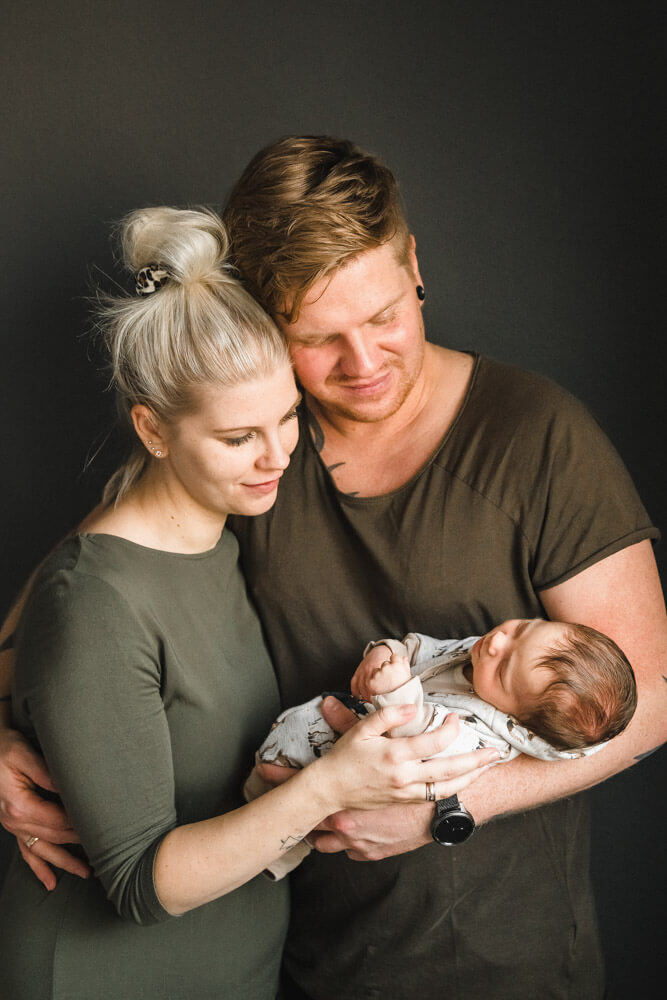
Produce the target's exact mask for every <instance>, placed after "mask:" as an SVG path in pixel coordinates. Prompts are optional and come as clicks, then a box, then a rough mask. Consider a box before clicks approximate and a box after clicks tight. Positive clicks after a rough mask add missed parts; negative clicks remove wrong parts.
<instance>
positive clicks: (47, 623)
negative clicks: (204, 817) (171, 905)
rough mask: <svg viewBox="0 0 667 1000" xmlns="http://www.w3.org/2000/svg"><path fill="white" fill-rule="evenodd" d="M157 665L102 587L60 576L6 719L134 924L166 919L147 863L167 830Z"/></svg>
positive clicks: (170, 784) (29, 628) (166, 765)
mask: <svg viewBox="0 0 667 1000" xmlns="http://www.w3.org/2000/svg"><path fill="white" fill-rule="evenodd" d="M157 660H158V656H157V654H156V649H155V640H154V639H153V640H151V638H150V637H149V635H148V634H147V633H146V630H145V629H144V627H143V626H142V625H141V624H140V622H138V621H137V619H136V617H135V616H134V614H133V612H132V610H131V608H130V607H129V606H128V604H127V603H126V602H125V600H124V599H123V597H122V595H121V594H119V593H118V591H117V590H116V589H115V588H114V587H113V586H111V585H109V584H108V583H106V582H105V581H103V580H100V579H97V578H95V577H93V576H87V575H86V574H83V573H78V574H77V573H72V572H68V571H62V570H60V571H58V572H57V573H56V574H55V575H54V576H53V577H52V578H51V579H49V580H48V581H46V582H44V583H43V584H41V585H38V587H37V588H36V589H35V591H34V592H33V594H32V596H31V599H30V601H29V603H28V606H27V607H26V610H25V612H24V615H23V619H22V622H21V626H20V632H19V637H18V644H17V657H16V673H15V681H14V708H15V713H16V716H17V719H18V720H19V722H21V721H24V722H25V725H26V728H28V729H29V730H32V731H33V733H34V737H35V738H36V740H37V742H38V744H39V746H40V748H41V750H42V752H43V754H44V756H45V758H46V761H47V764H48V767H49V770H50V772H51V775H52V777H53V780H54V782H55V784H56V787H57V788H58V790H59V793H60V796H61V798H62V801H63V804H64V806H65V808H66V810H67V812H68V814H69V817H70V820H71V822H72V825H73V826H74V828H75V829H76V830H77V831H78V833H79V836H80V838H81V843H82V845H83V847H84V849H85V851H86V854H87V856H88V858H89V860H90V863H91V865H92V867H93V870H94V872H95V875H96V876H97V877H98V878H99V879H100V881H101V882H102V884H103V886H104V889H105V891H106V893H107V896H108V898H109V899H110V900H111V901H112V902H113V904H114V905H115V907H116V909H117V911H118V913H119V914H120V916H121V917H123V918H125V919H129V920H133V921H135V922H137V923H140V924H148V923H155V922H157V921H160V920H164V919H167V918H168V917H169V914H168V913H167V911H166V910H165V909H164V908H163V907H162V906H161V904H160V902H159V900H158V898H157V895H156V892H155V888H154V884H153V862H154V858H155V854H156V852H157V849H158V847H159V845H160V843H161V841H162V839H163V837H164V836H165V834H166V833H167V832H168V831H169V830H170V829H172V828H173V827H174V826H175V825H176V811H175V797H174V775H173V765H172V755H171V745H170V737H169V729H168V726H167V720H166V716H165V712H164V708H163V704H162V700H161V697H160V668H159V662H157Z"/></svg>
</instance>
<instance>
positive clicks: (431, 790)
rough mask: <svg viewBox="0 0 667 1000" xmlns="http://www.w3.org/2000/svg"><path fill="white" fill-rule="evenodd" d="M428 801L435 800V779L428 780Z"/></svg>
mask: <svg viewBox="0 0 667 1000" xmlns="http://www.w3.org/2000/svg"><path fill="white" fill-rule="evenodd" d="M426 801H427V802H435V782H434V781H427V782H426Z"/></svg>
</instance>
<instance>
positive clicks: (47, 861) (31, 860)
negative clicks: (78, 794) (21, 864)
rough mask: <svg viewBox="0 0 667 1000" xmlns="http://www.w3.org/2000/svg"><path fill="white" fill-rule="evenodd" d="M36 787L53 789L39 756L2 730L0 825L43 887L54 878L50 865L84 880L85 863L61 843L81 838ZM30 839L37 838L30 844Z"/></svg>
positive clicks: (60, 810) (12, 733)
mask: <svg viewBox="0 0 667 1000" xmlns="http://www.w3.org/2000/svg"><path fill="white" fill-rule="evenodd" d="M38 788H44V789H47V790H48V791H51V792H55V791H57V789H56V788H55V787H54V785H53V782H52V781H51V777H50V775H49V772H48V771H47V769H46V765H45V763H44V761H43V760H42V758H41V757H40V756H39V754H37V753H36V752H35V751H34V750H33V748H32V747H31V746H30V744H29V743H28V742H27V741H26V740H25V739H24V738H23V737H22V736H21V735H20V733H17V732H15V731H14V730H12V729H2V730H0V823H2V825H3V826H4V828H5V829H6V830H8V831H9V833H12V834H14V836H15V837H16V839H17V841H18V845H19V850H20V852H21V855H22V856H23V859H24V860H25V862H26V864H27V865H28V866H29V867H30V869H31V870H32V871H33V873H34V874H35V875H36V876H37V878H38V879H39V880H40V882H41V883H42V884H43V885H44V887H45V888H46V889H53V888H55V885H56V878H55V875H54V874H53V872H52V870H51V868H50V865H54V866H55V867H57V868H62V869H63V870H64V871H67V872H70V873H71V874H72V875H79V876H81V878H87V877H88V875H89V874H90V869H89V867H88V865H87V864H86V863H85V862H84V861H82V860H81V859H80V858H75V857H73V855H71V854H70V853H69V851H66V850H65V849H64V848H63V847H60V846H58V845H59V844H76V843H78V841H79V838H78V836H77V834H76V832H75V831H74V830H73V829H72V827H71V826H70V824H69V820H68V818H67V815H66V813H65V811H64V809H63V808H62V806H60V805H58V803H56V802H49V801H47V800H45V799H43V798H41V796H40V794H39V791H38V790H37V789H38ZM30 837H37V838H38V840H37V841H36V842H35V843H34V844H33V846H32V847H31V848H29V847H27V846H26V842H27V841H28V840H29V838H30Z"/></svg>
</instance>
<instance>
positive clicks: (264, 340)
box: [98, 207, 289, 503]
mask: <svg viewBox="0 0 667 1000" xmlns="http://www.w3.org/2000/svg"><path fill="white" fill-rule="evenodd" d="M119 235H120V242H121V248H122V258H123V263H124V264H125V266H126V267H127V268H128V269H129V270H130V271H131V272H133V273H134V274H137V273H138V272H139V271H141V270H142V269H144V268H147V267H148V268H151V269H152V270H153V272H155V270H158V271H160V272H164V273H165V275H166V277H165V278H164V279H163V283H162V284H161V285H160V287H156V290H155V291H153V292H151V293H150V294H143V295H139V294H137V295H131V296H126V297H116V298H108V299H104V300H102V301H101V304H100V308H99V311H98V326H99V328H100V329H101V331H102V333H103V336H104V340H105V343H106V346H107V348H108V351H109V355H110V361H111V378H112V384H113V386H114V387H115V389H116V393H117V399H118V406H119V412H120V416H121V420H122V421H123V423H124V424H125V425H126V426H128V424H129V427H130V429H132V422H131V416H130V412H131V410H132V407H133V406H135V405H136V404H138V403H141V404H143V405H145V406H147V407H148V408H149V409H150V410H152V412H153V413H154V414H155V415H156V417H157V418H158V419H160V420H163V421H167V422H169V421H171V420H173V419H174V418H176V417H177V416H178V415H179V414H181V413H183V412H185V411H187V410H188V409H189V408H190V407H191V406H192V405H193V390H194V389H195V388H196V387H197V386H201V385H203V384H207V383H209V384H210V383H213V384H215V385H219V386H223V387H225V386H233V385H236V384H238V383H240V382H248V381H250V380H252V379H255V378H259V377H262V376H266V375H270V374H272V373H273V372H274V371H275V370H276V368H278V367H279V366H280V365H281V364H287V363H289V355H288V352H287V347H286V345H285V342H284V339H283V337H282V335H281V334H280V333H279V331H278V330H277V328H276V326H275V324H274V323H273V321H272V320H271V319H270V318H269V317H268V316H267V315H266V313H265V312H264V311H263V310H262V309H261V308H260V306H259V305H258V304H257V303H256V302H255V301H254V299H252V298H251V296H250V295H249V294H248V292H246V291H245V290H244V289H243V288H242V287H241V285H240V284H239V282H238V281H237V280H236V278H235V277H234V275H233V273H232V268H231V267H230V265H229V264H228V263H226V260H227V253H228V247H229V240H228V237H227V232H226V230H225V227H224V225H223V223H222V221H221V220H220V218H219V217H218V216H217V215H216V214H215V213H214V212H212V211H209V210H208V209H198V210H190V209H176V208H166V207H161V208H144V209H139V210H138V211H135V212H132V213H130V214H129V215H128V216H127V217H126V218H125V219H123V220H122V222H121V223H120V225H119ZM132 433H133V434H134V431H133V429H132ZM150 461H151V459H150V456H149V455H148V453H147V452H146V449H145V448H144V446H143V445H142V443H141V442H140V441H138V440H137V439H136V438H135V441H134V446H133V450H132V453H131V455H130V457H129V459H128V460H127V462H125V464H124V465H122V466H121V467H120V468H119V469H117V470H116V472H115V473H114V474H113V476H112V477H111V479H110V480H109V482H108V483H107V485H106V487H105V490H104V495H103V501H104V502H105V503H112V502H116V501H117V500H119V499H120V497H122V496H123V494H124V493H126V492H127V491H128V490H129V489H130V487H131V486H132V485H133V484H134V483H136V482H137V480H138V479H139V478H140V477H141V476H142V474H143V473H144V471H145V469H146V468H147V465H148V463H149V462H150Z"/></svg>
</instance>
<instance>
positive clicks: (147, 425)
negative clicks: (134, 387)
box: [130, 403, 169, 458]
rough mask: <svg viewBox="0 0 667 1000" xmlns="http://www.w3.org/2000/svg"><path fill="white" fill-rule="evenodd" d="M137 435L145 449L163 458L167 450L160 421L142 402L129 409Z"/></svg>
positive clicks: (154, 455) (156, 456) (155, 456)
mask: <svg viewBox="0 0 667 1000" xmlns="http://www.w3.org/2000/svg"><path fill="white" fill-rule="evenodd" d="M130 416H131V417H132V423H133V424H134V429H135V431H136V432H137V436H138V438H139V440H140V441H141V443H142V444H143V445H144V447H145V448H146V450H147V451H148V453H149V454H150V455H152V456H153V457H154V458H165V457H166V455H167V454H168V452H169V449H168V447H167V442H166V439H165V435H164V432H163V428H162V423H161V421H160V420H158V418H157V417H156V416H155V414H154V413H153V411H152V410H150V409H149V408H148V407H147V406H144V404H143V403H137V404H136V405H135V406H133V407H132V409H131V410H130Z"/></svg>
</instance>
